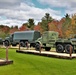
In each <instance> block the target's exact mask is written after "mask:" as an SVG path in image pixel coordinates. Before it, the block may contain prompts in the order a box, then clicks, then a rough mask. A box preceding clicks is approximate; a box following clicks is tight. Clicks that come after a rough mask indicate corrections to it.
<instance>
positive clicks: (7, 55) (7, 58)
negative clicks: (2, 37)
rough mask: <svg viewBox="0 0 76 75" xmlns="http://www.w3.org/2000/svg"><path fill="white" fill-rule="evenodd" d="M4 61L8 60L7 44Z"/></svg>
mask: <svg viewBox="0 0 76 75" xmlns="http://www.w3.org/2000/svg"><path fill="white" fill-rule="evenodd" d="M6 61H8V46H6Z"/></svg>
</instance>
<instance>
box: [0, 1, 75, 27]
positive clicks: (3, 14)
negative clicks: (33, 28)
mask: <svg viewBox="0 0 76 75" xmlns="http://www.w3.org/2000/svg"><path fill="white" fill-rule="evenodd" d="M45 13H49V14H50V16H52V17H53V18H54V19H61V18H62V17H64V15H65V14H66V13H68V14H70V15H72V14H74V13H76V0H0V24H3V25H8V26H12V25H13V26H15V25H18V27H20V26H21V25H22V24H23V23H26V22H27V20H28V19H29V18H33V19H34V21H35V23H36V24H37V22H39V21H41V18H42V17H43V16H44V15H45Z"/></svg>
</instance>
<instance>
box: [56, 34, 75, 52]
mask: <svg viewBox="0 0 76 75" xmlns="http://www.w3.org/2000/svg"><path fill="white" fill-rule="evenodd" d="M70 47H71V49H72V53H73V52H75V53H76V35H73V36H71V37H70V38H67V39H58V40H57V41H56V51H57V52H59V53H62V52H66V53H70Z"/></svg>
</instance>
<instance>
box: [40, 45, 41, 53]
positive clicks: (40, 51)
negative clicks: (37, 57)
mask: <svg viewBox="0 0 76 75" xmlns="http://www.w3.org/2000/svg"><path fill="white" fill-rule="evenodd" d="M40 53H41V45H40Z"/></svg>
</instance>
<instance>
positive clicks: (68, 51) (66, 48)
mask: <svg viewBox="0 0 76 75" xmlns="http://www.w3.org/2000/svg"><path fill="white" fill-rule="evenodd" d="M70 46H71V47H72V53H73V46H72V45H71V44H67V45H66V46H65V52H66V53H68V54H69V53H70Z"/></svg>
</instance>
